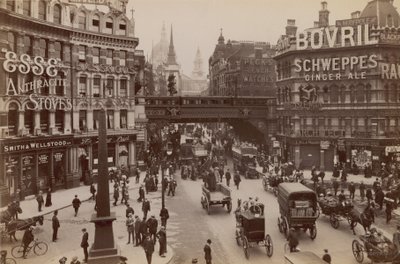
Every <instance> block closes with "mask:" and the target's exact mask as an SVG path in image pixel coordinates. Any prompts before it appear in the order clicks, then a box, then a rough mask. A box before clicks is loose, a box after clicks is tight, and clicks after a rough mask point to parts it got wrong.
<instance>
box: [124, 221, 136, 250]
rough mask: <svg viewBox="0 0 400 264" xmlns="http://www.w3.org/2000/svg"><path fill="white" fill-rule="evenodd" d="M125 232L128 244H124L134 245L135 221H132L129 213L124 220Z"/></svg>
mask: <svg viewBox="0 0 400 264" xmlns="http://www.w3.org/2000/svg"><path fill="white" fill-rule="evenodd" d="M126 230H127V231H128V242H127V243H126V244H129V243H131V237H132V244H133V245H135V220H133V214H131V213H129V215H128V218H127V219H126Z"/></svg>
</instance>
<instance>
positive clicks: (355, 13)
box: [351, 11, 361, 19]
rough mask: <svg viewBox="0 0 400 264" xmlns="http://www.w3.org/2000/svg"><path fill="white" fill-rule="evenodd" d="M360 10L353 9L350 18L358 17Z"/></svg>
mask: <svg viewBox="0 0 400 264" xmlns="http://www.w3.org/2000/svg"><path fill="white" fill-rule="evenodd" d="M360 15H361V12H360V11H355V12H353V13H351V18H352V19H355V18H360Z"/></svg>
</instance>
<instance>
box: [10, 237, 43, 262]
mask: <svg viewBox="0 0 400 264" xmlns="http://www.w3.org/2000/svg"><path fill="white" fill-rule="evenodd" d="M32 249H33V252H34V253H35V255H36V256H42V255H44V254H46V252H47V250H48V245H47V244H46V243H45V242H40V241H38V239H35V240H33V243H31V244H29V245H28V247H27V248H26V254H25V256H26V255H28V254H29V252H30V251H31V250H32ZM11 255H12V256H13V257H14V258H22V257H23V256H24V245H23V244H21V245H19V246H15V247H13V248H12V249H11Z"/></svg>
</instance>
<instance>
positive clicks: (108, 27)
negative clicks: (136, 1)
mask: <svg viewBox="0 0 400 264" xmlns="http://www.w3.org/2000/svg"><path fill="white" fill-rule="evenodd" d="M104 33H108V34H112V33H113V20H112V18H111V17H108V18H107V20H106V28H105V30H104Z"/></svg>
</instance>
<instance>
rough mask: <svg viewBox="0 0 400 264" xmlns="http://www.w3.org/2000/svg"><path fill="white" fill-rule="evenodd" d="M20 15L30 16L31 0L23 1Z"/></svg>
mask: <svg viewBox="0 0 400 264" xmlns="http://www.w3.org/2000/svg"><path fill="white" fill-rule="evenodd" d="M22 13H23V14H24V15H25V16H30V15H31V0H24V2H23V5H22Z"/></svg>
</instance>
